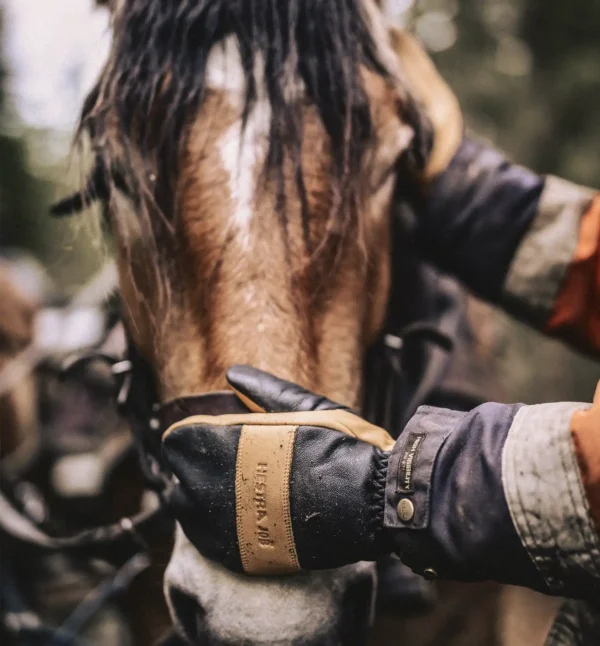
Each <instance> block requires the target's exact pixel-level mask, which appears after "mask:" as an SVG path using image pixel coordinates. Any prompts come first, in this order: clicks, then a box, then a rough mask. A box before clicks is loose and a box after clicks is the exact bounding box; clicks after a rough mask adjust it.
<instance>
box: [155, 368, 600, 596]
mask: <svg viewBox="0 0 600 646" xmlns="http://www.w3.org/2000/svg"><path fill="white" fill-rule="evenodd" d="M228 378H229V382H230V385H231V386H232V387H233V388H234V390H236V392H237V393H238V394H239V396H240V397H241V398H242V400H243V401H244V403H245V404H246V405H247V406H249V408H250V409H251V410H252V411H255V412H252V413H248V414H247V415H238V416H231V415H228V416H220V417H219V416H217V417H210V416H208V417H207V416H204V417H198V416H197V417H192V418H188V419H186V420H183V421H182V422H179V423H177V424H175V425H174V426H173V427H171V428H170V429H169V430H167V431H166V433H165V434H164V436H163V451H164V454H165V457H166V459H167V461H168V462H169V464H170V466H171V468H172V470H173V472H174V473H175V475H176V476H177V478H178V480H179V486H178V489H177V492H176V494H175V495H174V497H173V500H172V504H173V507H174V511H175V513H176V515H177V517H178V519H179V520H180V522H181V525H182V527H183V530H184V532H185V533H186V535H187V536H188V538H189V540H190V541H192V542H193V544H194V545H195V546H196V547H197V548H198V549H199V550H200V551H201V552H203V553H204V554H206V555H207V556H209V557H210V558H212V559H215V560H218V561H220V562H222V563H224V564H225V565H226V566H227V567H229V568H231V569H234V570H237V571H240V572H246V573H247V574H260V575H269V574H281V573H285V572H292V571H296V570H299V569H322V568H332V567H338V566H340V565H343V564H345V563H349V562H353V561H358V560H373V559H376V558H378V557H380V556H382V555H383V554H386V553H391V552H395V553H396V554H398V555H399V556H400V558H401V559H402V561H403V562H404V563H405V564H406V565H408V566H409V567H410V568H411V569H413V570H414V571H415V572H417V573H418V574H421V575H422V576H424V577H426V578H429V579H434V578H438V577H439V578H444V579H452V580H461V581H485V580H494V581H497V582H500V583H508V584H514V585H520V586H525V587H529V588H531V589H534V590H538V591H541V592H544V593H546V594H551V595H560V596H567V597H571V598H574V599H583V600H588V601H593V600H594V599H595V600H597V599H598V595H599V593H600V565H599V561H598V555H599V554H600V385H599V388H598V391H597V393H596V396H595V399H594V404H593V405H592V406H590V405H588V404H578V403H555V404H544V405H538V406H524V405H520V404H515V405H501V404H484V405H482V406H479V407H478V408H476V409H474V410H473V411H471V412H469V413H462V412H456V411H449V410H444V409H438V408H433V407H422V408H421V409H419V411H418V412H417V414H416V415H415V416H414V417H413V418H412V420H411V421H410V422H409V424H408V425H407V427H406V429H405V431H404V432H403V433H402V434H401V436H400V438H399V439H398V440H397V441H396V442H395V443H394V441H393V440H392V439H391V438H390V437H389V435H387V433H386V432H385V431H383V429H380V428H377V427H374V426H372V425H371V424H369V423H367V422H365V421H364V420H362V419H361V418H360V417H358V416H356V415H355V414H353V413H352V412H351V411H349V410H348V409H346V408H344V407H342V406H340V405H338V404H335V403H334V402H331V401H329V400H327V399H324V398H322V397H319V396H317V395H314V394H313V393H310V392H308V391H305V390H303V389H302V388H300V387H299V386H296V385H294V384H291V383H289V382H285V381H282V380H280V379H278V378H276V377H273V376H272V375H269V374H267V373H264V372H261V371H259V370H255V369H253V368H249V367H245V366H237V367H235V368H233V369H232V370H230V372H229V375H228Z"/></svg>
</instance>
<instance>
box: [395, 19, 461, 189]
mask: <svg viewBox="0 0 600 646" xmlns="http://www.w3.org/2000/svg"><path fill="white" fill-rule="evenodd" d="M388 35H389V42H390V45H391V47H392V50H393V51H394V54H395V55H396V56H397V57H398V62H399V65H400V69H401V72H402V76H403V79H404V80H405V81H406V83H407V85H408V90H409V92H410V94H411V95H412V97H413V99H414V104H413V105H411V101H410V99H409V102H408V105H406V108H405V109H406V114H405V115H404V116H405V118H408V119H409V120H410V121H411V125H412V126H413V128H414V129H415V138H414V141H413V144H414V150H413V154H414V155H415V157H416V159H417V160H418V159H419V158H422V159H423V160H424V163H423V167H422V169H421V170H423V171H424V176H425V179H430V178H432V177H435V176H436V175H438V174H439V173H441V172H442V171H443V170H444V169H445V168H446V167H447V166H448V164H449V163H450V160H451V159H452V157H454V154H455V153H456V151H457V150H458V147H459V145H460V142H461V141H462V138H463V132H464V124H463V117H462V112H461V109H460V105H459V103H458V100H457V98H456V96H455V95H454V92H452V90H451V89H450V87H449V86H448V85H447V83H446V82H445V81H444V79H443V78H442V77H441V75H440V73H439V72H438V71H437V69H436V68H435V65H434V64H433V62H432V61H431V59H430V58H429V56H428V55H427V54H426V52H425V50H424V49H423V48H422V46H421V45H420V44H419V43H418V41H417V40H416V39H415V38H414V37H413V36H411V35H410V34H408V33H407V32H406V31H403V30H400V29H398V28H396V27H389V28H388ZM405 103H406V102H405Z"/></svg>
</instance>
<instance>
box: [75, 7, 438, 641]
mask: <svg viewBox="0 0 600 646" xmlns="http://www.w3.org/2000/svg"><path fill="white" fill-rule="evenodd" d="M112 11H113V16H112V20H113V44H112V50H111V53H110V56H109V59H108V61H107V63H106V65H105V67H104V70H103V72H102V73H101V76H100V79H99V81H98V83H97V86H96V87H95V89H94V90H93V91H92V93H91V94H90V96H89V98H88V100H87V102H86V104H85V106H84V110H83V116H82V120H81V124H80V132H81V133H89V134H90V135H91V140H92V148H93V151H94V154H95V159H96V169H95V171H94V173H95V177H96V179H97V180H98V181H97V184H98V186H100V187H102V192H103V193H102V194H103V196H104V197H105V198H106V213H107V218H108V221H109V224H110V228H111V230H112V232H113V234H114V238H115V247H116V254H117V260H118V266H119V274H120V289H121V294H122V299H123V304H124V315H125V319H126V321H127V324H128V327H129V330H130V332H131V335H132V337H133V341H134V342H135V345H136V347H137V349H138V351H139V352H140V354H141V355H142V356H143V357H144V358H145V359H146V361H147V362H148V363H149V364H150V365H151V366H152V370H153V372H154V375H155V377H156V382H157V387H158V394H159V398H160V399H161V401H168V400H171V399H173V398H177V397H180V396H184V395H190V394H195V393H203V392H210V391H215V390H219V389H222V388H223V387H225V386H226V382H225V376H224V375H225V371H226V369H227V368H228V367H229V366H230V365H231V364H234V363H246V364H252V365H254V366H256V367H259V368H261V369H264V370H267V371H270V372H273V373H275V374H277V375H278V376H280V377H282V378H285V379H289V380H292V381H295V382H298V383H300V384H301V385H303V386H304V387H306V388H309V389H311V390H314V391H318V392H320V393H323V394H324V395H326V396H327V397H330V398H332V399H334V400H336V401H339V402H341V403H343V404H346V405H349V406H352V407H355V408H357V409H359V408H360V402H361V394H362V389H363V384H362V366H363V361H364V357H365V353H366V351H367V349H368V347H369V345H370V344H371V343H372V342H373V340H374V339H375V338H376V336H377V334H378V332H379V331H380V329H381V327H382V324H383V321H384V317H385V313H386V306H387V298H388V289H389V282H390V224H391V220H390V209H391V206H392V202H393V197H394V195H396V194H397V191H402V190H403V189H406V190H408V188H409V186H412V185H413V184H414V183H415V180H416V179H417V176H418V174H419V172H420V170H421V169H422V166H423V164H424V160H425V157H426V155H427V141H428V137H427V134H426V131H427V128H426V127H425V125H424V123H423V122H422V121H421V117H420V111H419V110H418V109H417V107H416V104H415V102H414V100H413V99H412V97H411V96H410V94H409V93H408V91H407V90H406V85H405V84H404V83H403V81H402V70H401V69H400V68H399V64H398V61H397V60H396V57H395V56H394V54H393V50H392V46H391V44H390V42H389V38H388V32H387V28H386V26H385V24H384V22H383V18H382V16H381V14H380V13H379V11H378V9H377V7H376V6H375V5H374V4H373V2H372V0H362V1H361V0H325V1H323V0H320V1H317V0H291V1H290V2H281V1H280V0H246V1H244V2H240V1H239V0H181V1H180V2H177V3H174V2H169V1H166V0H119V1H118V2H114V3H112ZM374 577H375V575H374V567H373V565H372V564H365V563H362V564H357V565H353V566H348V567H346V568H342V569H340V570H335V571H326V572H325V571H324V572H309V573H301V574H298V575H294V576H288V577H281V578H276V579H269V580H266V579H258V578H251V577H245V576H240V575H236V574H232V573H230V572H228V571H226V570H224V569H223V568H222V567H220V566H219V565H217V564H216V563H213V562H211V561H209V560H207V559H206V558H204V557H203V556H202V555H200V554H199V553H198V552H197V551H196V550H195V548H194V547H193V546H192V545H191V543H190V542H189V541H188V540H187V538H186V536H185V534H184V533H183V532H182V531H178V532H177V536H176V541H175V547H174V550H173V553H172V555H171V559H170V563H169V565H168V568H167V570H166V577H165V593H166V597H167V600H168V603H169V606H170V609H171V613H172V616H173V618H174V620H175V622H176V624H177V626H178V627H179V630H180V632H181V633H182V634H183V635H184V636H185V637H186V638H187V639H188V640H189V641H190V642H191V643H211V644H239V643H252V644H291V643H302V644H317V643H318V644H342V643H343V644H351V643H357V644H358V643H363V641H364V640H365V638H366V632H367V629H368V624H369V620H370V616H371V613H372V607H373V588H374Z"/></svg>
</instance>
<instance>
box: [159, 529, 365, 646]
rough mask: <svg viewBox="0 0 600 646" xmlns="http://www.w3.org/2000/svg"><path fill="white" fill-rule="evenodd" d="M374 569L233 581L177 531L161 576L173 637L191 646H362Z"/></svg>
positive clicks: (351, 568)
mask: <svg viewBox="0 0 600 646" xmlns="http://www.w3.org/2000/svg"><path fill="white" fill-rule="evenodd" d="M375 581H376V575H375V567H374V565H373V564H371V563H357V564H355V565H349V566H346V567H343V568H339V569H337V570H326V571H319V572H302V573H299V574H295V575H290V576H286V577H277V578H264V577H250V576H246V575H240V574H235V573H232V572H230V571H228V570H226V569H225V568H223V567H222V566H220V565H218V564H217V563H215V562H213V561H210V560H208V559H206V558H204V557H203V556H201V555H200V553H199V552H198V551H197V550H196V548H195V547H194V546H193V545H192V544H191V543H190V542H189V541H188V540H187V538H186V537H185V535H184V533H183V532H182V531H181V529H180V528H178V530H177V536H176V542H175V549H174V551H173V556H172V557H171V561H170V563H169V566H168V568H167V572H166V575H165V595H166V598H167V601H168V604H169V609H170V611H171V616H172V619H173V622H174V624H175V626H176V629H177V632H178V633H179V634H180V635H181V636H182V637H183V638H184V639H185V641H186V642H188V643H189V644H191V645H194V646H233V645H234V644H242V643H243V644H248V645H257V646H259V645H260V646H263V645H264V646H267V645H269V646H296V645H298V646H300V645H302V646H313V645H314V646H317V645H319V646H363V644H365V643H366V640H367V635H368V632H369V628H370V625H371V622H372V619H373V608H374V597H375Z"/></svg>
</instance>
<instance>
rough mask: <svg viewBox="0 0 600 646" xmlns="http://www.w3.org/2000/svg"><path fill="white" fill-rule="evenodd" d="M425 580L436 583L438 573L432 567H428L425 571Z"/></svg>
mask: <svg viewBox="0 0 600 646" xmlns="http://www.w3.org/2000/svg"><path fill="white" fill-rule="evenodd" d="M423 578H424V579H426V580H427V581H434V580H435V579H437V578H438V573H437V572H436V571H435V570H434V569H433V568H432V567H426V568H425V569H424V570H423Z"/></svg>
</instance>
